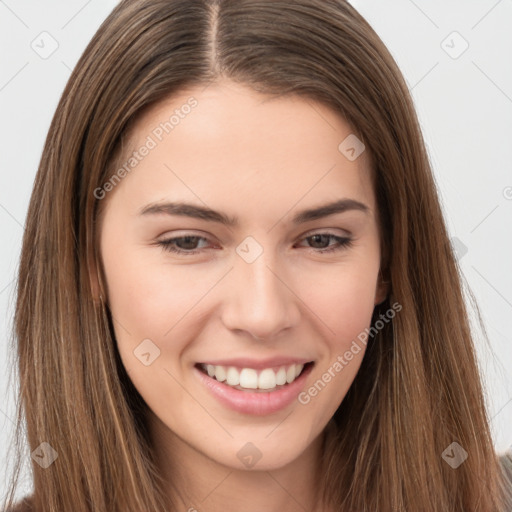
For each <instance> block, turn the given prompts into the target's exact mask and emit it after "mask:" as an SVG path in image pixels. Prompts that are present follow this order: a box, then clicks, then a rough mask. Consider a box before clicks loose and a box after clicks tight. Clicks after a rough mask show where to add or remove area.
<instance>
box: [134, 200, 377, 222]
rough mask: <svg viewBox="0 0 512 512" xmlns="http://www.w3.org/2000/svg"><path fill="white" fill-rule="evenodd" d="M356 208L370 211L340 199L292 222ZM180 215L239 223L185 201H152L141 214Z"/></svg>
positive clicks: (360, 205) (303, 214)
mask: <svg viewBox="0 0 512 512" xmlns="http://www.w3.org/2000/svg"><path fill="white" fill-rule="evenodd" d="M351 210H356V211H361V212H363V213H369V211H370V208H369V207H368V206H367V205H365V204H363V203H361V202H359V201H356V200H355V199H340V200H338V201H334V202H332V203H328V204H324V205H322V206H318V207H316V208H311V209H308V210H302V211H300V212H298V213H297V214H296V215H295V216H294V217H293V219H292V224H296V225H297V224H303V223H305V222H309V221H312V220H316V219H322V218H324V217H328V216H330V215H334V214H336V213H344V212H347V211H351ZM160 214H165V215H179V216H182V217H191V218H194V219H200V220H206V221H209V222H217V223H219V224H223V225H225V226H229V227H236V226H238V225H239V220H238V217H236V216H234V217H230V216H228V215H226V214H225V213H222V212H218V211H216V210H212V209H210V208H206V207H203V206H197V205H194V204H190V203H183V202H176V203H171V202H165V203H151V204H148V205H146V206H144V207H143V208H141V209H140V211H139V215H160Z"/></svg>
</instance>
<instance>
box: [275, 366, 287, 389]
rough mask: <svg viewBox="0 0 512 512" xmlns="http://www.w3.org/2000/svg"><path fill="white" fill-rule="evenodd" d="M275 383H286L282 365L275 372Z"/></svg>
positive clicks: (284, 370) (280, 384)
mask: <svg viewBox="0 0 512 512" xmlns="http://www.w3.org/2000/svg"><path fill="white" fill-rule="evenodd" d="M276 384H277V385H278V386H282V385H283V384H286V369H285V368H284V367H281V368H279V371H278V372H277V373H276Z"/></svg>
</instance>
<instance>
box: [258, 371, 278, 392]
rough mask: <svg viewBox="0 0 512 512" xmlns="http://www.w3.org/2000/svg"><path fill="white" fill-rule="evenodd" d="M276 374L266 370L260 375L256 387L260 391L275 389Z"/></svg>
mask: <svg viewBox="0 0 512 512" xmlns="http://www.w3.org/2000/svg"><path fill="white" fill-rule="evenodd" d="M276 380H277V379H276V372H275V371H274V370H272V369H271V368H266V369H265V370H263V371H262V372H261V373H260V376H259V379H258V387H259V388H260V389H272V388H275V387H276Z"/></svg>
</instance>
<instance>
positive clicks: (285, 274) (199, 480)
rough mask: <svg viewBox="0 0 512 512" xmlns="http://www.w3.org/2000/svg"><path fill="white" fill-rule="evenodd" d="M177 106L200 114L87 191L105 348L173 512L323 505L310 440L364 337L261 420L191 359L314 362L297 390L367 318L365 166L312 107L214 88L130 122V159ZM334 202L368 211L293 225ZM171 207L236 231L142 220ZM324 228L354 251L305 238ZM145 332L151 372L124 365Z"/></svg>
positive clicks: (353, 367)
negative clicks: (246, 452)
mask: <svg viewBox="0 0 512 512" xmlns="http://www.w3.org/2000/svg"><path fill="white" fill-rule="evenodd" d="M190 96H193V97H194V98H195V99H196V100H197V102H198V104H197V106H196V107H195V108H193V109H192V110H191V112H190V114H188V115H187V116H185V117H184V118H183V119H180V122H179V124H178V125H177V126H175V127H174V129H173V130H172V132H170V133H169V134H165V136H164V137H163V138H162V140H161V141H159V142H158V144H157V146H156V147H155V148H153V149H152V150H151V151H150V152H149V154H148V155H147V156H145V157H144V158H143V159H142V160H141V161H140V162H139V163H138V164H137V166H136V167H135V168H134V169H133V170H132V171H131V172H130V173H129V174H127V176H126V177H124V178H123V179H122V180H121V182H120V183H118V184H117V185H116V186H115V187H114V189H113V190H111V191H109V192H108V193H107V194H106V196H105V198H104V199H102V201H103V203H102V208H104V210H103V216H102V220H101V227H100V229H101V231H100V246H101V250H100V253H101V258H102V263H103V266H104V271H105V276H106V288H107V302H108V305H109V307H110V309H111V312H112V315H113V318H114V319H115V320H114V324H115V335H116V339H117V345H118V349H119V352H120V355H121V358H122V361H123V364H124V365H125V367H126V369H127V371H128V373H129V375H130V378H131V379H132V381H133V383H134V385H135V387H136V388H137V390H138V391H139V392H140V394H141V395H142V397H143V398H144V400H145V401H146V403H147V404H148V406H149V409H150V414H149V417H148V422H149V427H150V432H151V438H152V442H153V444H154V445H155V447H156V452H157V454H158V457H159V458H158V463H159V465H160V468H161V470H162V473H163V475H164V476H165V478H167V479H169V481H171V480H172V481H173V482H178V486H179V488H180V491H181V494H182V498H181V500H180V505H181V507H182V509H183V510H189V509H191V508H192V510H193V508H195V509H197V510H208V511H209V512H217V511H219V512H220V511H225V510H236V509H237V508H238V509H243V510H245V511H247V512H251V511H254V512H256V511H261V510H267V511H269V512H272V511H275V512H277V511H280V512H283V511H284V512H287V511H292V510H293V511H296V510H303V509H305V510H327V509H328V507H327V506H324V505H321V504H319V503H318V502H317V496H316V493H317V491H318V483H319V477H320V474H319V465H318V464H319V457H320V456H321V443H322V440H323V436H324V430H325V427H326V425H327V424H328V422H329V420H330V419H331V418H332V416H333V414H334V412H335V411H336V409H337V408H338V406H339V405H340V403H341V401H342V400H343V397H344V396H345V394H346V392H347V390H348V388H349V387H350V385H351V383H352V381H353V380H354V377H355V375H356V373H357V371H358V369H359V367H360V363H361V360H362V357H363V355H364V345H363V349H362V350H361V351H360V352H358V353H357V354H355V355H354V356H353V359H352V360H351V361H350V362H348V363H347V365H346V366H345V367H344V368H343V371H341V372H339V373H338V374H336V377H334V378H332V380H331V381H330V382H329V383H328V384H327V385H326V386H325V387H324V389H323V390H322V391H321V392H319V393H318V394H317V396H315V397H314V398H311V400H310V402H309V403H307V404H301V403H299V402H298V401H294V402H293V403H292V404H291V405H290V406H289V407H287V408H286V409H284V410H281V411H278V412H277V413H273V414H270V415H266V416H253V415H247V414H242V413H239V412H235V411H232V410H229V409H227V408H226V407H225V406H224V405H222V404H220V403H219V402H218V401H217V400H216V398H215V397H213V396H211V395H210V394H209V392H208V391H207V390H206V388H205V387H204V385H203V384H202V383H201V382H200V381H199V380H198V379H197V376H196V375H195V373H194V371H193V367H194V364H196V363H197V362H199V361H207V360H213V359H220V358H226V357H243V356H247V357H252V358H255V359H263V358H267V357H272V356H275V355H289V356H294V357H305V358H308V360H314V361H315V365H314V367H313V371H312V373H311V374H310V375H309V376H308V380H307V384H306V386H305V389H308V388H309V387H311V386H312V385H313V383H314V382H316V381H317V380H318V379H320V378H321V376H322V374H323V373H324V372H325V371H327V369H328V368H329V367H332V365H333V363H334V362H335V361H336V360H337V358H338V356H340V355H341V356H343V354H344V353H345V352H346V351H347V350H348V349H349V348H350V345H351V343H352V341H353V340H354V339H356V338H357V336H358V335H359V334H360V333H361V332H362V331H364V329H365V328H366V327H368V326H369V325H370V321H371V314H372V311H373V309H374V306H375V304H377V303H379V302H381V301H382V300H384V299H385V296H386V289H385V288H384V286H383V285H382V284H381V283H380V281H379V279H378V278H379V268H380V256H381V255H380V249H379V230H378V217H377V211H376V201H375V195H374V191H373V187H372V181H371V172H370V160H369V156H368V154H367V152H363V153H362V154H361V155H360V156H359V157H358V158H357V159H356V160H354V161H350V160H348V159H347V158H346V157H345V155H344V154H342V153H341V152H340V151H339V150H338V145H339V144H340V142H341V141H343V140H344V139H345V137H347V136H348V135H349V134H350V133H352V130H351V128H350V126H349V125H348V124H347V123H346V122H345V121H344V120H343V119H342V118H341V117H340V116H339V115H338V114H337V113H335V112H334V111H332V110H331V109H329V108H327V107H326V106H324V105H322V104H320V103H316V102H313V101H309V100H305V99H304V98H299V97H290V96H288V97H280V98H277V99H276V98H270V97H268V96H263V95H261V94H259V93H256V92H254V91H252V90H251V89H249V88H247V87H245V86H242V85H237V84H235V83H232V82H229V81H224V82H220V83H218V84H215V85H210V86H208V87H207V88H205V87H196V88H191V89H188V90H186V91H185V90H183V91H181V92H180V93H179V94H178V95H175V96H174V97H172V98H169V99H166V100H165V101H163V102H161V103H159V104H158V105H156V106H154V107H152V108H151V109H150V110H148V111H147V112H145V114H144V115H143V117H141V118H140V119H139V120H138V122H137V123H136V124H135V126H134V128H133V130H132V131H131V132H130V134H131V136H130V138H129V143H128V145H127V148H129V151H128V152H127V154H128V156H129V154H131V152H132V151H133V150H136V149H137V148H140V147H141V146H142V145H143V144H144V143H145V141H146V140H147V137H148V135H151V134H152V131H153V130H154V129H155V127H157V126H158V125H159V124H160V123H161V122H163V121H165V120H168V119H169V117H170V116H171V115H172V113H173V111H174V110H175V109H176V108H180V107H181V106H182V105H184V104H186V103H187V100H188V99H189V98H190ZM153 138H155V137H153ZM155 140H156V139H155ZM121 160H122V159H121ZM345 198H350V199H354V200H357V201H360V202H361V203H364V204H365V205H367V207H368V211H367V212H363V211H358V210H349V211H346V212H343V213H338V214H335V215H331V216H328V217H324V218H320V219H317V220H313V221H309V222H307V223H305V224H301V225H293V224H291V219H292V217H293V216H294V215H295V214H296V213H297V212H298V211H300V210H303V209H307V208H313V207H317V206H320V205H323V204H325V203H328V202H331V201H333V200H337V199H345ZM178 200H180V201H185V202H190V203H194V204H196V205H199V206H207V207H209V208H212V209H214V210H219V211H222V212H224V213H226V214H227V215H229V216H235V215H236V216H237V217H238V218H239V221H240V225H239V226H238V227H227V226H223V225H220V224H217V223H214V222H209V221H206V220H200V219H193V218H187V217H179V216H171V215H167V214H159V215H156V214H155V215H140V214H139V211H140V210H141V208H143V207H144V206H146V205H148V204H152V203H156V202H159V201H178ZM326 232H327V233H328V234H332V235H335V236H341V237H347V236H349V237H351V238H352V245H351V246H349V247H341V248H340V250H337V251H333V252H330V253H322V252H321V250H322V249H325V248H330V247H336V246H338V243H337V240H336V239H335V238H329V237H320V240H318V239H316V240H315V239H314V238H313V239H311V238H307V237H311V236H312V235H313V234H322V233H326ZM184 235H190V236H199V237H205V238H206V240H204V239H200V240H196V241H195V242H193V243H190V242H189V244H188V245H187V244H186V243H183V241H182V242H181V243H178V247H181V248H183V249H184V250H189V251H190V250H192V249H198V250H199V251H200V252H199V253H198V254H193V255H177V254H174V253H171V252H167V251H165V250H164V249H163V248H162V247H161V246H159V245H158V242H159V241H161V240H163V239H168V238H171V237H180V236H184ZM248 236H251V237H253V238H254V239H255V240H256V241H257V243H258V244H259V245H260V246H261V248H262V249H263V253H262V254H261V255H260V256H259V257H258V258H257V259H256V260H255V261H253V262H252V263H248V262H246V261H245V260H244V259H243V258H242V257H240V256H239V255H238V254H237V252H236V250H235V249H236V248H237V247H238V246H239V245H240V244H241V242H242V241H244V239H245V238H246V237H248ZM194 244H195V245H194ZM145 339H150V340H151V342H152V343H154V345H155V346H156V347H158V349H159V350H160V355H159V356H158V357H157V358H156V359H155V360H154V361H153V362H152V363H151V364H150V365H149V366H146V365H144V364H142V363H141V361H140V360H139V359H138V358H137V357H135V355H134V350H135V349H136V348H137V347H138V346H139V345H140V343H141V342H142V340H145ZM249 441H250V442H251V443H253V445H255V446H256V447H257V449H258V450H259V452H260V453H261V455H262V456H261V459H260V460H259V461H258V462H257V464H256V465H255V466H253V467H252V468H248V467H245V466H244V464H242V462H241V461H240V459H239V458H238V457H237V452H238V451H239V450H240V449H241V448H242V447H243V446H244V445H245V444H246V443H247V442H249ZM171 475H172V478H171ZM169 489H170V487H169ZM262 489H265V492H264V493H262V492H261V490H262ZM170 492H171V491H169V493H170Z"/></svg>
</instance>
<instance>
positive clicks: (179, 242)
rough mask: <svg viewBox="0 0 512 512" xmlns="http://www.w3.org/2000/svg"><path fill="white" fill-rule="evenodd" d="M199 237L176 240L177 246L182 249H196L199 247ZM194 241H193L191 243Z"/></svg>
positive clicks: (184, 237) (185, 237)
mask: <svg viewBox="0 0 512 512" xmlns="http://www.w3.org/2000/svg"><path fill="white" fill-rule="evenodd" d="M198 238H199V237H197V236H183V237H181V238H178V239H176V244H177V245H178V246H179V247H180V248H181V249H195V248H196V247H195V246H196V245H197V240H198ZM191 240H192V241H191ZM183 242H184V244H185V247H183Z"/></svg>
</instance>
